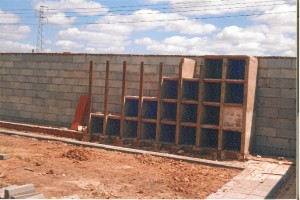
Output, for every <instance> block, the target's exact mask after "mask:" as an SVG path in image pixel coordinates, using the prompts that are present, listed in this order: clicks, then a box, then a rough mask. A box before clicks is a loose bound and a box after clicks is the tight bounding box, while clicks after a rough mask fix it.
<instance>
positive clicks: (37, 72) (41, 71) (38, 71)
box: [33, 69, 46, 76]
mask: <svg viewBox="0 0 300 200" xmlns="http://www.w3.org/2000/svg"><path fill="white" fill-rule="evenodd" d="M33 74H34V75H35V76H46V70H44V69H34V71H33Z"/></svg>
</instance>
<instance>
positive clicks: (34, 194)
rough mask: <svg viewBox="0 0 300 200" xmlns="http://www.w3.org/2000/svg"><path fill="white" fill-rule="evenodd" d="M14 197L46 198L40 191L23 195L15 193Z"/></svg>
mask: <svg viewBox="0 0 300 200" xmlns="http://www.w3.org/2000/svg"><path fill="white" fill-rule="evenodd" d="M11 198H12V199H44V198H45V197H44V195H43V194H41V193H39V192H33V193H28V194H22V195H14V196H12V197H11Z"/></svg>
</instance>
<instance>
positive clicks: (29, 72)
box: [21, 69, 34, 76]
mask: <svg viewBox="0 0 300 200" xmlns="http://www.w3.org/2000/svg"><path fill="white" fill-rule="evenodd" d="M21 74H23V75H25V76H33V75H34V70H33V69H21Z"/></svg>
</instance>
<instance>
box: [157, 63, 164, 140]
mask: <svg viewBox="0 0 300 200" xmlns="http://www.w3.org/2000/svg"><path fill="white" fill-rule="evenodd" d="M163 68H164V64H163V63H162V62H161V63H160V65H159V80H158V91H157V116H156V130H155V144H156V145H158V143H159V137H160V114H161V113H160V107H161V89H162V84H163Z"/></svg>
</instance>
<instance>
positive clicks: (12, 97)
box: [8, 96, 20, 103]
mask: <svg viewBox="0 0 300 200" xmlns="http://www.w3.org/2000/svg"><path fill="white" fill-rule="evenodd" d="M8 99H9V101H10V102H12V103H20V97H18V96H9V97H8Z"/></svg>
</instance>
